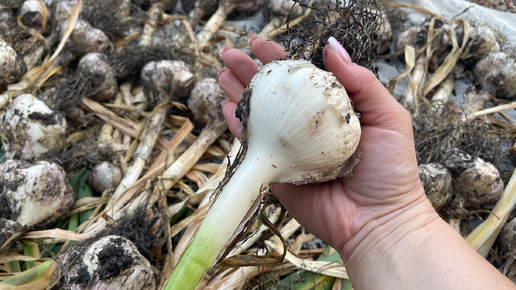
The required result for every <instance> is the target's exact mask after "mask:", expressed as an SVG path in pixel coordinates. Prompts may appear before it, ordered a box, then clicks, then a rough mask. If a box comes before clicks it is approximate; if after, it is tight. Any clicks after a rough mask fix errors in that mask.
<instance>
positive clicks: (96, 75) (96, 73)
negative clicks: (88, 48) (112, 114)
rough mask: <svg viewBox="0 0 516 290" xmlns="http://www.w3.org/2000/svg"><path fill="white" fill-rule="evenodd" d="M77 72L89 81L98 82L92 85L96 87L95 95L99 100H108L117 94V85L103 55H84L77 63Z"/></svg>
mask: <svg viewBox="0 0 516 290" xmlns="http://www.w3.org/2000/svg"><path fill="white" fill-rule="evenodd" d="M77 70H78V72H79V73H82V74H86V75H87V76H89V77H90V79H91V80H93V79H95V80H98V81H97V82H96V83H95V84H94V85H95V87H97V90H98V93H97V94H96V95H97V96H98V98H99V99H102V100H109V99H112V98H114V97H115V96H116V94H117V93H118V83H117V80H116V78H115V74H114V72H113V69H112V68H111V66H110V65H109V64H108V63H107V56H106V55H105V54H103V53H95V52H94V53H88V54H86V55H85V56H83V57H82V58H81V60H80V61H79V65H78V66H77Z"/></svg>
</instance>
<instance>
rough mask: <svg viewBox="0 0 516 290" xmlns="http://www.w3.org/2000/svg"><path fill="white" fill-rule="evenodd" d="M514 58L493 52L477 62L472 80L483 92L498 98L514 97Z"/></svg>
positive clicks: (515, 71)
mask: <svg viewBox="0 0 516 290" xmlns="http://www.w3.org/2000/svg"><path fill="white" fill-rule="evenodd" d="M515 60H516V58H515V57H514V56H511V55H507V54H506V53H504V52H495V53H491V54H489V55H488V56H487V57H485V58H483V59H481V60H479V61H478V62H477V64H476V65H475V68H474V69H473V77H474V80H475V81H476V82H477V83H478V84H480V86H481V87H482V89H483V90H486V91H488V92H492V93H495V94H496V96H497V97H498V98H503V99H510V98H514V97H516V61H515Z"/></svg>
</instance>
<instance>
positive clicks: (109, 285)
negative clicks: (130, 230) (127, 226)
mask: <svg viewBox="0 0 516 290" xmlns="http://www.w3.org/2000/svg"><path fill="white" fill-rule="evenodd" d="M59 272H60V277H61V285H60V287H59V289H63V290H86V289H87V290H94V289H95V290H119V289H127V290H138V289H149V290H150V289H155V288H156V281H155V278H154V274H153V271H152V267H151V264H150V263H149V261H148V260H147V259H146V258H145V257H144V256H142V254H140V252H139V251H138V249H137V248H136V246H135V245H134V244H133V243H132V242H131V241H129V240H128V239H126V238H124V237H121V236H114V235H113V236H105V237H102V238H100V239H99V240H98V241H95V242H93V243H91V244H89V245H86V246H85V245H81V244H79V245H78V246H75V247H72V248H71V249H70V250H68V252H67V253H66V255H65V257H64V258H63V262H62V263H61V265H60V268H59Z"/></svg>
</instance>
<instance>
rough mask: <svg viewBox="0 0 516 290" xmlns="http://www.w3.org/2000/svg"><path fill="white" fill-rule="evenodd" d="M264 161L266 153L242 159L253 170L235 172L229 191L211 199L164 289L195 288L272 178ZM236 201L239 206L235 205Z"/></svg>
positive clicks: (228, 187) (225, 189)
mask: <svg viewBox="0 0 516 290" xmlns="http://www.w3.org/2000/svg"><path fill="white" fill-rule="evenodd" d="M260 158H261V160H260ZM267 161H268V160H267V158H266V156H248V157H246V159H244V161H243V162H242V164H241V166H242V167H243V168H254V170H255V171H242V170H241V171H238V170H237V171H236V172H235V174H234V175H233V177H232V178H231V179H230V181H229V182H228V183H227V184H226V187H225V188H224V191H225V192H227V193H231V194H221V195H220V196H219V197H218V199H217V200H216V201H215V202H214V203H213V205H212V207H211V208H210V211H209V212H208V214H207V215H206V218H205V219H204V221H203V223H202V224H201V226H200V227H199V230H198V231H197V234H196V236H195V239H194V240H193V241H192V243H190V245H189V246H188V248H187V249H186V251H185V252H184V253H183V255H182V256H181V258H180V259H179V262H178V264H177V266H176V268H175V269H178V270H174V272H172V275H171V276H170V278H169V279H168V282H167V286H166V287H165V289H167V290H170V289H194V288H195V287H196V286H197V284H198V283H199V281H200V280H201V278H202V276H203V275H204V273H205V272H206V271H207V270H208V269H209V268H210V267H211V266H212V265H213V264H214V263H215V261H216V259H217V258H218V256H219V253H220V252H221V251H222V250H223V248H224V246H225V245H226V243H227V241H228V240H229V239H230V238H231V236H232V235H233V232H234V231H235V230H236V228H237V227H238V226H239V225H240V222H241V221H242V219H243V218H244V217H245V215H246V214H247V212H248V210H249V208H250V207H251V206H252V205H253V203H254V202H255V200H256V198H257V197H258V196H259V195H260V187H261V185H262V183H268V181H270V180H271V179H272V178H273V175H274V174H275V173H274V170H270V169H269V168H270V167H271V166H270V163H269V162H267ZM235 201H237V203H238V205H239V206H234V202H235ZM229 213H231V214H229ZM221 225H224V227H221ZM189 249H194V250H190V251H189Z"/></svg>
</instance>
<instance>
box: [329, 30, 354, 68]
mask: <svg viewBox="0 0 516 290" xmlns="http://www.w3.org/2000/svg"><path fill="white" fill-rule="evenodd" d="M328 44H329V45H330V48H331V49H333V50H334V51H335V52H336V53H337V54H338V55H339V56H340V57H341V58H342V60H344V62H345V63H347V64H351V57H350V56H349V53H348V52H347V51H346V50H345V49H344V47H343V46H342V45H341V44H340V43H339V42H338V41H337V40H336V39H335V38H334V37H333V36H330V38H328Z"/></svg>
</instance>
